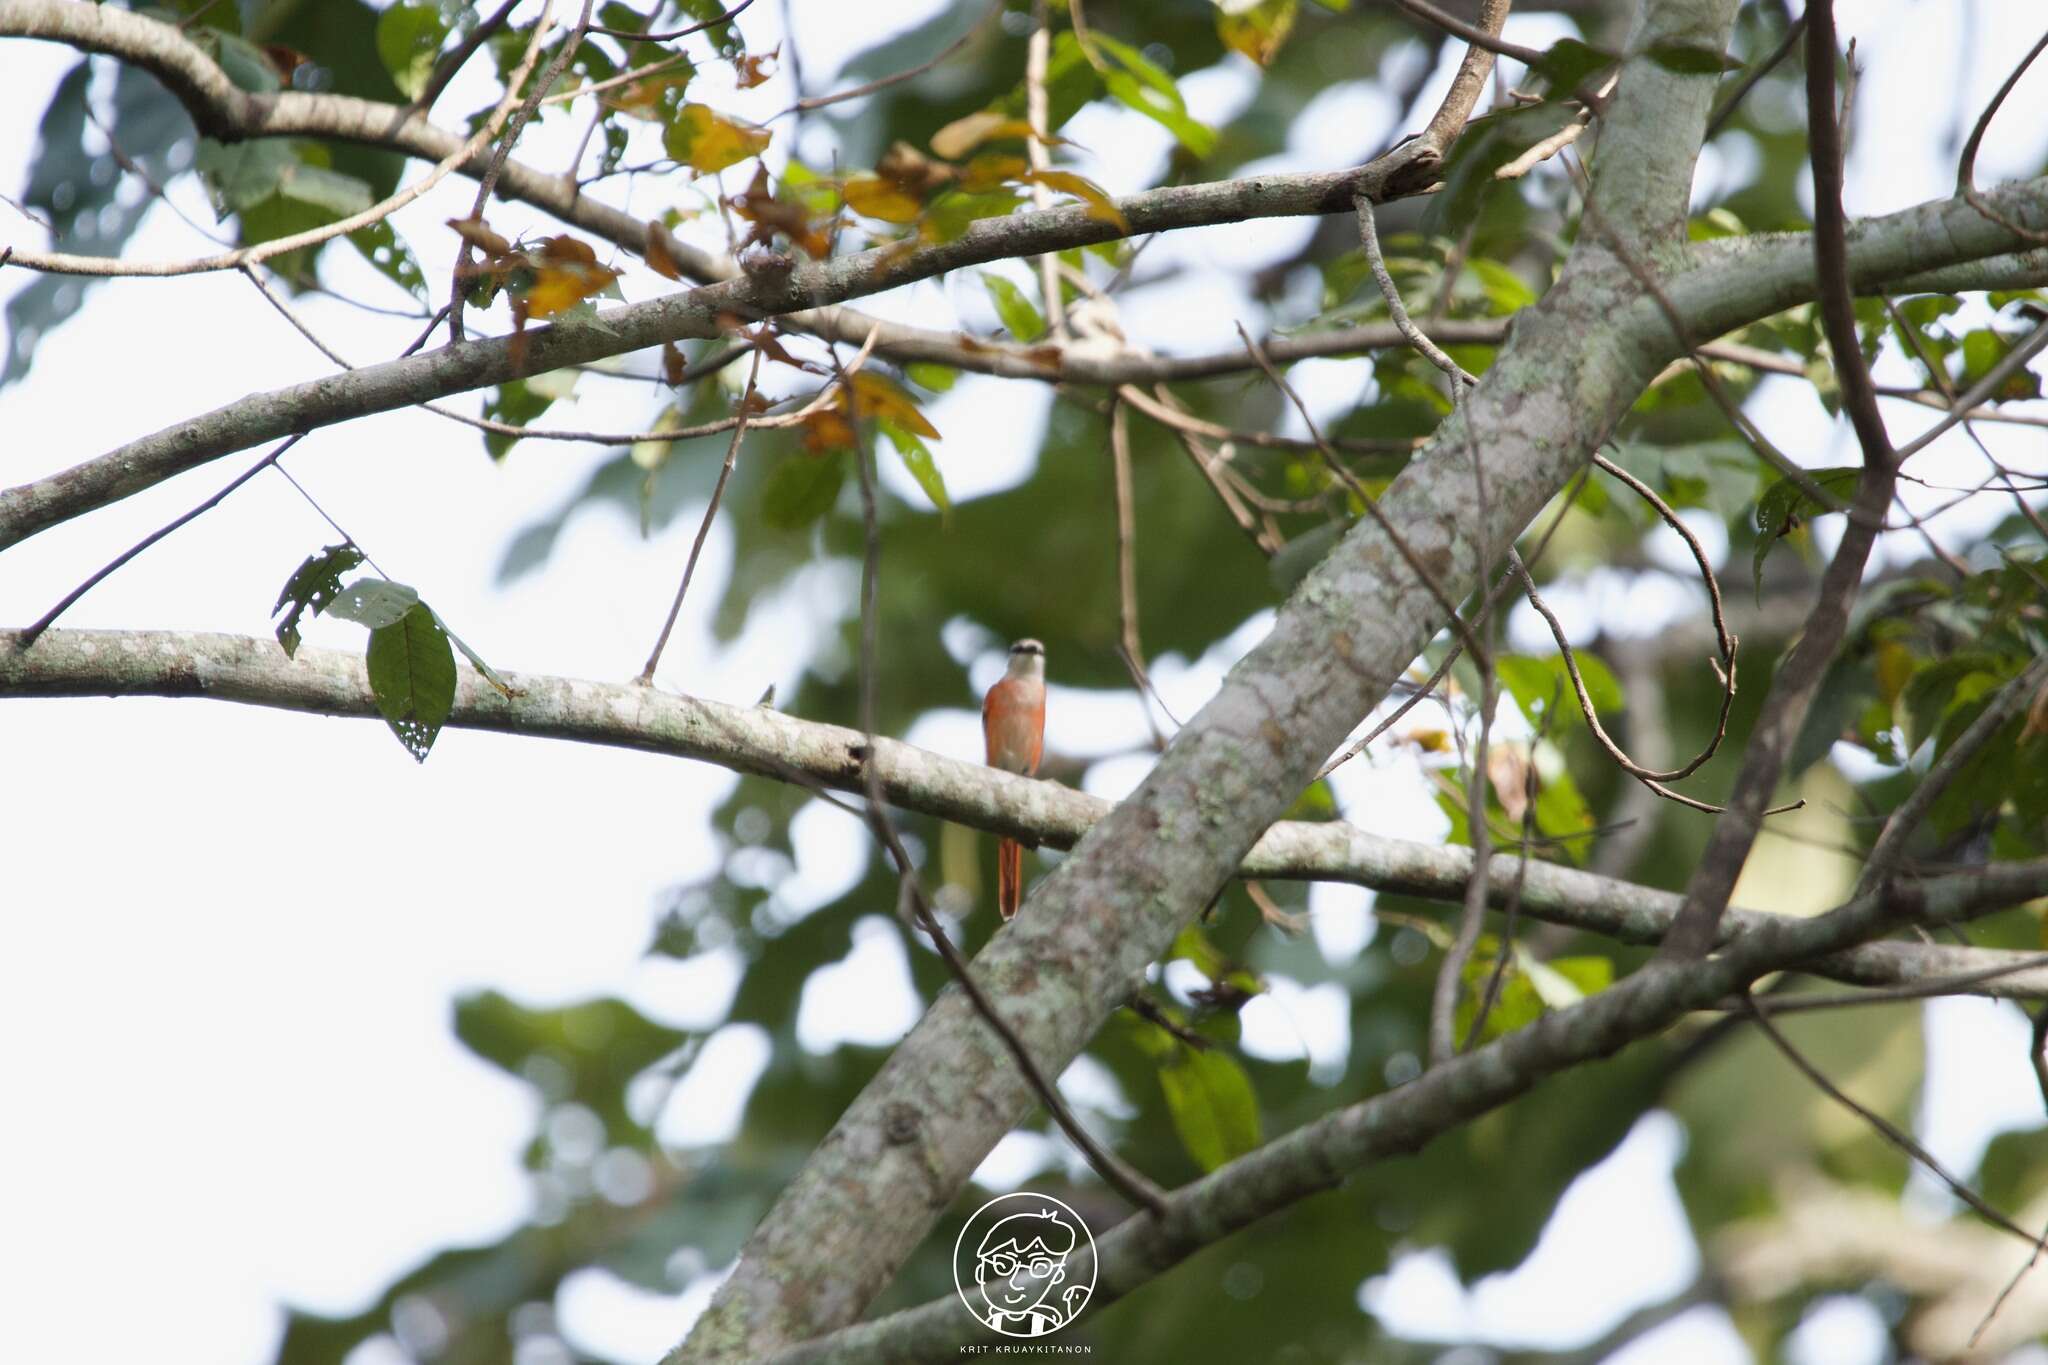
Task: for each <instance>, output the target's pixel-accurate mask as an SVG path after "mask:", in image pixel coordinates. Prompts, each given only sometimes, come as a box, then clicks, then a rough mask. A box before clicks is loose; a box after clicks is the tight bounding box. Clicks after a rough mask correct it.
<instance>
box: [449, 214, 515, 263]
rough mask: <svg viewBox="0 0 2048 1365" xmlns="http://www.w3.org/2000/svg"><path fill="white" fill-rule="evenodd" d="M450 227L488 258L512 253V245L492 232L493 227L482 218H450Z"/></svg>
mask: <svg viewBox="0 0 2048 1365" xmlns="http://www.w3.org/2000/svg"><path fill="white" fill-rule="evenodd" d="M448 226H449V227H452V228H454V229H455V230H456V232H458V233H460V234H461V235H462V240H464V241H465V242H468V243H469V244H470V245H471V246H473V247H475V248H476V249H477V250H479V251H481V252H483V253H484V254H485V255H486V256H506V255H510V254H511V251H512V244H511V243H510V242H508V241H506V240H505V239H504V238H503V237H501V236H499V235H498V234H497V233H495V232H493V231H491V225H490V224H489V223H486V222H485V221H484V220H483V219H481V218H450V219H449V220H448Z"/></svg>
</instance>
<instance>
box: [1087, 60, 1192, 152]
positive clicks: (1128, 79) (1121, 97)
mask: <svg viewBox="0 0 2048 1365" xmlns="http://www.w3.org/2000/svg"><path fill="white" fill-rule="evenodd" d="M1088 36H1089V41H1090V43H1091V44H1092V45H1093V47H1094V49H1095V51H1096V52H1097V54H1106V55H1107V56H1108V57H1109V58H1110V60H1112V61H1114V62H1115V63H1117V67H1109V66H1104V67H1103V68H1102V69H1101V71H1100V75H1101V76H1102V84H1103V86H1104V87H1105V88H1106V89H1107V90H1108V91H1109V93H1110V97H1111V98H1113V99H1115V100H1116V101H1117V102H1118V103H1119V104H1121V105H1123V106H1124V107H1125V108H1127V109H1130V110H1132V111H1134V112H1136V113H1140V114H1143V115H1144V116H1145V117H1146V118H1149V119H1151V120H1152V121H1153V122H1154V123H1157V124H1158V125H1159V126H1160V127H1162V128H1164V129H1166V131H1167V132H1169V133H1172V134H1173V136H1174V138H1175V140H1176V141H1178V142H1179V143H1180V145H1181V146H1183V147H1185V148H1187V149H1188V151H1190V152H1192V153H1193V154H1194V155H1196V156H1198V157H1206V156H1208V155H1209V154H1210V153H1211V152H1213V151H1215V150H1216V130H1215V129H1214V128H1211V127H1210V126H1209V125H1208V124H1206V123H1203V122H1201V121H1200V120H1199V119H1196V118H1194V117H1192V116H1190V115H1189V113H1188V102H1187V100H1186V99H1185V98H1184V97H1183V96H1182V95H1181V93H1180V87H1179V86H1177V85H1175V84H1174V83H1173V77H1171V76H1169V75H1167V74H1166V72H1164V71H1162V70H1161V69H1160V68H1159V66H1158V65H1157V64H1156V63H1155V62H1153V61H1152V59H1151V58H1149V57H1147V56H1146V55H1145V54H1144V53H1142V52H1140V51H1139V50H1138V49H1137V48H1134V47H1132V46H1131V45H1130V44H1129V43H1122V42H1118V41H1117V40H1116V39H1114V38H1112V37H1110V36H1109V35H1108V34H1106V33H1097V32H1093V31H1091V32H1090V33H1089V35H1088ZM1118 68H1121V69H1118Z"/></svg>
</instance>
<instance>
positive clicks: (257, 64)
mask: <svg viewBox="0 0 2048 1365" xmlns="http://www.w3.org/2000/svg"><path fill="white" fill-rule="evenodd" d="M208 36H209V37H211V38H212V39H213V42H214V60H215V61H216V62H218V63H220V69H221V73H222V74H223V75H225V76H226V77H227V78H228V79H229V80H230V81H232V82H233V83H234V84H235V85H236V87H237V88H239V89H242V90H247V91H248V92H249V93H251V94H253V95H269V94H274V93H275V92H276V91H277V89H278V86H279V85H280V84H281V82H279V80H278V78H277V68H276V67H274V66H272V65H271V64H270V59H269V58H268V57H266V56H264V55H263V49H262V48H260V47H258V46H256V44H254V43H252V42H250V41H248V40H247V39H246V38H244V37H242V36H241V35H240V34H239V33H219V32H215V33H211V34H209V35H208Z"/></svg>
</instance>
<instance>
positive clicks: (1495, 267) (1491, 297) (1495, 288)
mask: <svg viewBox="0 0 2048 1365" xmlns="http://www.w3.org/2000/svg"><path fill="white" fill-rule="evenodd" d="M1467 264H1468V265H1469V266H1470V267H1471V270H1472V273H1473V275H1474V276H1476V277H1477V278H1478V280H1479V285H1480V287H1481V288H1482V289H1484V290H1485V291H1486V301H1487V303H1488V304H1489V305H1490V307H1489V309H1488V311H1489V312H1491V313H1492V314H1493V315H1494V316H1495V317H1506V316H1507V315H1508V314H1510V313H1517V312H1520V311H1521V310H1522V309H1524V308H1527V307H1528V306H1529V305H1530V304H1532V303H1534V302H1536V291H1535V290H1533V289H1531V288H1530V287H1529V286H1528V285H1527V284H1525V283H1523V281H1522V277H1521V276H1520V275H1517V274H1516V273H1515V272H1514V271H1512V270H1510V269H1508V268H1507V267H1506V266H1504V265H1502V264H1501V263H1500V262H1499V261H1494V260H1488V259H1487V258H1486V257H1484V256H1475V257H1473V258H1472V259H1471V260H1470V261H1469V262H1467Z"/></svg>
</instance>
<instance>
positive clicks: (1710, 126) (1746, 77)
mask: <svg viewBox="0 0 2048 1365" xmlns="http://www.w3.org/2000/svg"><path fill="white" fill-rule="evenodd" d="M1805 32H1806V16H1805V15H1803V14H1802V15H1800V16H1799V17H1798V18H1797V19H1794V20H1793V21H1792V22H1791V23H1790V24H1789V25H1787V26H1786V29H1785V39H1784V41H1783V42H1781V43H1779V44H1778V45H1777V47H1776V48H1774V49H1772V51H1771V55H1770V56H1768V57H1766V58H1764V59H1763V60H1762V61H1761V62H1758V63H1757V64H1756V65H1754V66H1752V67H1750V68H1749V70H1747V71H1745V72H1743V73H1742V79H1741V80H1739V81H1737V82H1736V83H1735V89H1734V90H1732V91H1731V92H1729V95H1728V98H1727V99H1725V100H1723V101H1722V102H1721V107H1720V108H1719V109H1716V110H1715V111H1714V116H1713V117H1712V118H1710V119H1708V120H1707V131H1706V132H1705V133H1704V134H1702V135H1701V137H1700V143H1701V145H1703V146H1704V145H1705V144H1706V143H1709V142H1712V141H1713V140H1714V134H1716V133H1718V132H1720V131H1721V130H1722V129H1723V128H1725V127H1727V126H1728V120H1729V119H1731V118H1734V117H1735V111H1736V110H1737V109H1740V108H1741V107H1742V102H1743V101H1744V100H1745V99H1748V98H1749V92H1750V91H1752V90H1754V89H1756V87H1757V82H1759V81H1761V80H1762V79H1763V78H1764V77H1766V76H1768V75H1770V74H1771V72H1772V71H1774V70H1776V69H1777V66H1778V63H1779V62H1782V61H1784V60H1785V59H1786V58H1787V57H1789V56H1791V55H1792V49H1793V48H1795V47H1798V46H1799V38H1800V35H1801V34H1803V33H1805Z"/></svg>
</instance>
